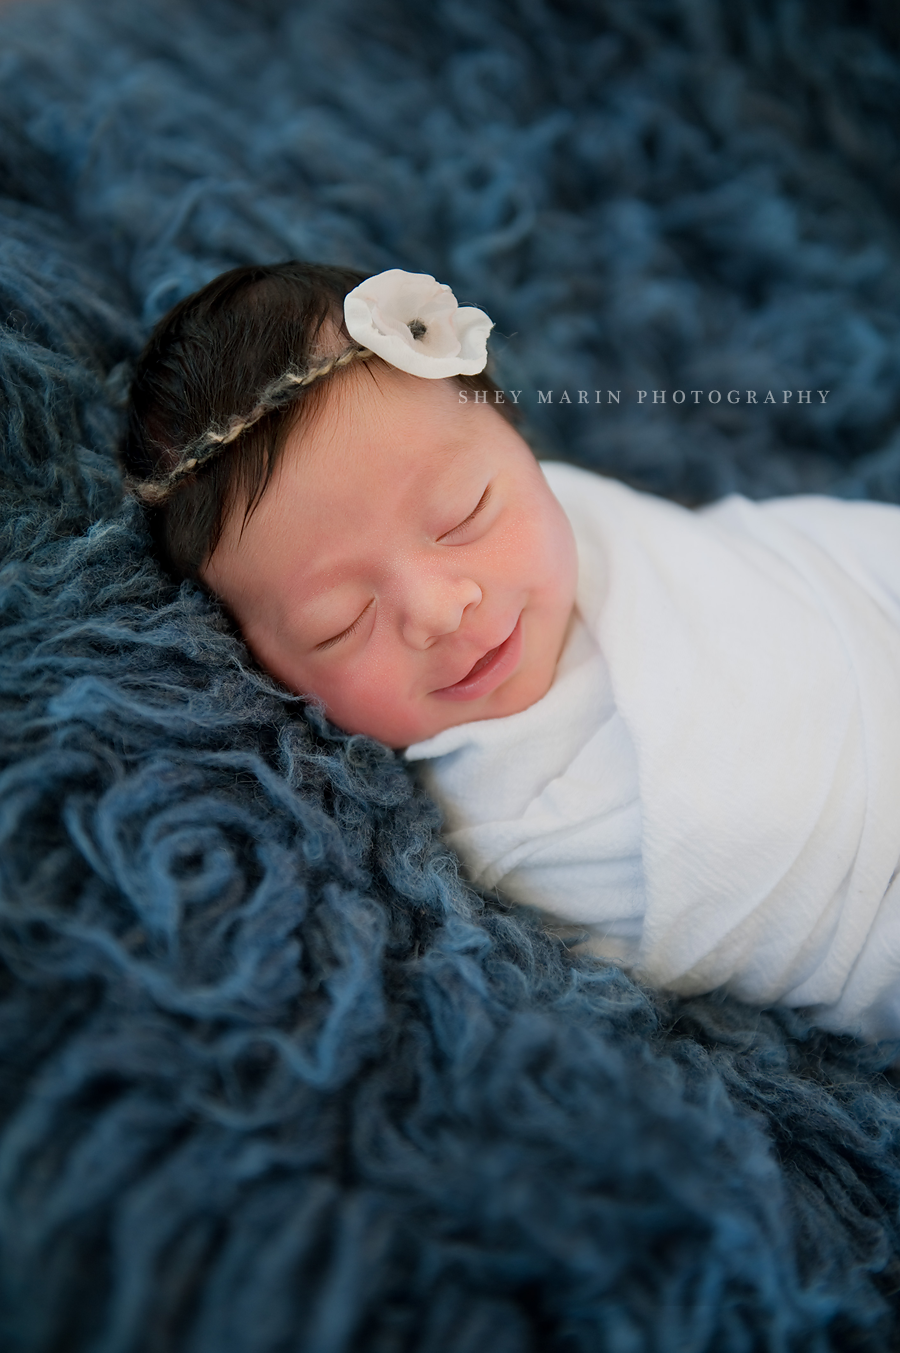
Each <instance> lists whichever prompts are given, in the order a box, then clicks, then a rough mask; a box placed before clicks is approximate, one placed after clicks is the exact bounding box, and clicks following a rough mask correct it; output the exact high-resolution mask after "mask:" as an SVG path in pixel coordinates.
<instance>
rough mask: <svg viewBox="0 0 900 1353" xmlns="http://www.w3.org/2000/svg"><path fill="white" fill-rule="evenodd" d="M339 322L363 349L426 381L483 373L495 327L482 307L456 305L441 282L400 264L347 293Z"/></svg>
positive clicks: (446, 287) (452, 296)
mask: <svg viewBox="0 0 900 1353" xmlns="http://www.w3.org/2000/svg"><path fill="white" fill-rule="evenodd" d="M344 324H345V325H346V327H347V332H348V334H349V335H350V337H351V338H355V339H356V341H357V343H360V344H362V346H363V347H364V348H368V349H369V350H370V352H374V353H375V354H376V355H377V356H378V357H382V358H383V359H384V360H385V361H386V362H389V363H390V364H391V366H395V367H398V368H399V370H400V371H406V372H408V373H409V375H411V376H424V377H425V379H426V380H440V379H442V378H443V377H445V376H474V375H477V373H478V372H479V371H483V370H484V368H485V366H486V365H487V338H488V334H489V333H490V332H491V329H493V327H494V325H493V322H492V321H491V320H490V319H489V318H488V316H487V315H486V314H485V313H484V311H483V310H477V309H476V308H475V307H474V306H472V305H463V306H461V305H459V304H458V303H457V300H456V297H455V296H454V295H453V292H452V291H451V290H450V288H449V287H448V286H445V285H444V284H443V283H442V282H436V281H435V280H434V278H433V277H430V276H429V275H428V274H427V273H421V272H404V271H403V270H402V268H389V269H388V271H387V272H380V273H378V274H377V275H376V276H375V277H370V278H368V280H367V281H365V282H360V284H359V286H358V287H354V288H353V290H352V291H351V292H348V294H347V296H346V297H345V299H344Z"/></svg>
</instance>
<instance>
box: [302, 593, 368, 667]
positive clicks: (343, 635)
mask: <svg viewBox="0 0 900 1353" xmlns="http://www.w3.org/2000/svg"><path fill="white" fill-rule="evenodd" d="M374 601H375V599H374V597H373V598H372V600H371V601H368V602H366V604H365V606H364V607H363V609H362V610H361V611H360V613H359V615H358V616H357V617H356V619H355V620H354V621H353V623H352V624H350V625H348V626H347V628H346V629H343V630H341V632H340V634H333V635H332V636H331V638H330V639H323V640H322V642H321V643H319V644H316V646H315V651H316V652H317V653H324V652H326V651H327V650H328V649H329V648H333V647H334V645H335V644H339V643H340V642H341V640H342V639H349V638H350V635H351V634H354V633H355V632H356V630H358V629H359V627H360V625H361V624H362V621H363V618H364V616H365V615H366V612H367V611H368V610H369V609H370V608H371V607H372V606H373V605H374Z"/></svg>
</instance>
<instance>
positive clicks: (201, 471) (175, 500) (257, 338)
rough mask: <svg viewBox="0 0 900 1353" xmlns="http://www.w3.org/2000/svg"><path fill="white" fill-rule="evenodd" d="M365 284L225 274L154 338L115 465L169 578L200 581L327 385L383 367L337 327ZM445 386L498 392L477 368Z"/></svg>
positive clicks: (308, 273)
mask: <svg viewBox="0 0 900 1353" xmlns="http://www.w3.org/2000/svg"><path fill="white" fill-rule="evenodd" d="M366 276H367V274H365V273H361V272H356V271H354V270H353V269H351V268H337V267H327V266H323V265H321V264H313V263H300V262H296V261H293V260H292V261H289V262H287V263H278V264H272V265H258V266H257V265H250V266H245V267H241V268H232V269H231V270H230V271H229V272H226V273H222V274H221V275H220V276H219V277H216V278H214V279H213V281H212V282H210V283H208V284H207V286H205V287H202V288H201V289H200V290H199V291H196V292H194V293H193V294H192V295H190V296H186V297H185V298H184V300H182V301H180V302H179V303H178V304H177V305H176V306H175V307H174V308H173V309H172V310H170V311H169V313H168V314H167V315H165V316H164V317H163V318H162V319H161V320H160V322H159V323H158V324H157V326H156V328H155V329H154V330H153V333H152V334H151V335H150V339H149V341H148V343H147V346H146V348H145V349H144V351H143V353H142V354H141V356H140V358H139V360H138V364H137V368H136V371H135V374H134V379H133V382H132V386H131V397H130V403H129V410H128V422H127V427H126V432H125V438H124V441H123V444H122V460H123V463H124V466H125V471H126V475H127V479H128V482H129V483H130V485H131V487H132V488H133V490H134V491H135V492H136V494H137V496H138V497H140V498H141V499H142V500H143V501H144V502H145V503H146V504H147V506H148V509H149V513H150V521H151V529H152V532H153V538H154V540H155V542H156V547H157V550H158V552H159V555H160V558H161V560H162V562H163V563H164V564H165V565H166V567H168V568H169V569H170V570H171V571H172V572H173V573H175V574H176V575H178V576H181V577H188V578H194V579H196V578H198V576H199V573H200V570H201V569H202V567H203V565H204V564H205V563H206V561H207V560H208V559H209V557H210V555H211V554H212V553H213V551H214V550H215V548H216V545H217V544H218V542H219V539H220V538H221V534H222V531H223V528H224V525H225V521H226V519H227V517H228V514H229V512H230V511H231V510H232V508H233V507H234V506H235V505H236V504H238V503H241V504H243V506H244V512H245V516H247V515H249V514H250V513H251V512H252V511H253V509H254V507H255V506H256V504H257V503H258V502H259V500H260V498H261V497H262V495H263V493H264V492H265V490H266V487H267V485H268V483H269V481H270V479H271V477H272V474H273V472H274V470H275V467H276V466H277V464H278V460H279V457H280V455H281V453H282V450H283V448H284V445H285V442H286V440H287V437H288V434H289V433H290V431H291V430H292V429H293V428H294V427H295V426H296V425H297V423H298V421H299V420H300V419H301V418H303V417H305V416H308V415H309V414H311V413H312V412H314V410H315V408H316V406H317V404H318V402H319V401H320V400H321V398H322V395H323V393H324V391H325V389H326V388H327V385H328V383H329V378H331V377H333V376H334V374H335V373H336V372H337V371H339V370H341V369H343V368H344V367H346V366H347V365H349V364H350V363H351V362H358V363H365V364H369V365H377V364H379V363H380V358H377V357H374V356H373V355H372V354H371V353H369V352H368V351H367V350H366V349H361V348H360V347H359V345H358V344H354V342H353V340H352V339H351V337H350V335H349V334H348V333H347V330H346V328H345V327H344V319H343V303H344V297H345V296H346V295H347V293H348V292H349V291H352V290H353V288H354V287H356V286H358V285H359V283H360V282H362V281H364V280H365V279H366ZM452 379H453V380H454V381H455V383H456V384H457V385H458V386H459V387H460V388H461V389H465V390H476V391H488V392H493V391H496V389H497V387H496V386H495V384H494V382H493V381H492V380H491V378H490V377H489V376H487V375H486V374H485V373H483V372H482V373H480V374H479V375H477V376H455V377H452ZM497 408H498V411H499V412H501V413H503V414H504V416H506V417H510V416H511V414H512V410H511V409H510V408H509V407H508V406H507V405H506V404H505V403H503V402H501V403H499V404H498V405H497Z"/></svg>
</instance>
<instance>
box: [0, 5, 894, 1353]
mask: <svg viewBox="0 0 900 1353" xmlns="http://www.w3.org/2000/svg"><path fill="white" fill-rule="evenodd" d="M0 72H2V79H0V195H2V196H0V220H2V224H0V298H2V300H0V303H2V313H0V319H2V322H3V325H2V329H0V387H2V400H3V416H2V422H0V435H2V439H3V457H2V466H0V540H2V563H0V615H2V625H3V629H2V640H0V754H2V762H0V1337H2V1340H3V1347H4V1349H6V1350H9V1353H33V1351H34V1353H36V1351H38V1350H40V1353H231V1351H232V1350H233V1353H288V1351H289V1350H297V1351H298V1353H299V1350H302V1351H303V1353H356V1351H357V1350H358V1351H359V1353H588V1351H590V1353H595V1351H596V1350H604V1353H607V1351H608V1353H645V1351H646V1353H651V1350H652V1351H653V1353H683V1351H686V1350H690V1351H691V1353H749V1351H750V1350H766V1351H768V1350H771V1351H772V1353H800V1350H803V1351H804V1353H807V1351H808V1353H824V1351H825V1350H844V1349H851V1348H852V1349H856V1350H865V1351H866V1353H876V1351H881V1350H889V1349H893V1348H896V1347H897V1346H898V1342H900V1313H898V1301H897V1294H898V1291H900V1104H898V1097H897V1088H896V1084H895V1082H894V1080H892V1075H893V1073H891V1072H890V1071H887V1072H886V1071H885V1068H887V1067H889V1064H890V1062H891V1059H892V1057H893V1055H894V1051H895V1050H894V1049H884V1048H882V1049H871V1048H870V1049H864V1048H860V1047H858V1046H856V1045H854V1044H853V1043H851V1042H850V1041H849V1040H841V1039H837V1038H831V1037H827V1036H825V1035H823V1034H821V1033H819V1032H817V1031H816V1030H814V1029H811V1028H810V1027H809V1026H808V1025H807V1024H806V1023H805V1022H804V1021H803V1019H802V1018H801V1017H800V1016H798V1015H791V1014H787V1013H784V1012H781V1013H777V1012H775V1013H773V1012H758V1011H753V1010H748V1009H746V1008H744V1007H741V1006H739V1005H737V1004H735V1003H734V1002H732V1001H729V1000H725V999H720V998H719V997H717V996H713V997H710V998H708V999H704V1000H694V1001H690V1002H679V1001H675V1000H672V999H667V998H663V997H659V996H658V995H657V994H655V993H653V992H648V991H644V990H641V989H639V988H638V987H636V986H635V985H634V984H633V983H632V982H630V981H629V980H628V979H627V978H626V977H624V976H623V975H622V974H621V973H620V972H618V971H617V970H616V969H614V968H610V967H607V966H604V965H603V964H601V963H599V962H596V961H588V960H584V959H582V960H577V961H576V960H573V958H572V957H571V955H570V954H569V953H568V952H567V951H566V949H565V948H564V947H563V946H562V945H561V944H560V943H559V942H558V941H557V940H554V939H553V938H551V937H549V936H547V935H546V934H545V933H544V932H543V931H542V929H541V927H540V925H539V924H538V923H537V922H536V920H535V919H534V918H533V917H531V916H529V915H527V914H524V913H522V912H520V911H516V910H513V909H511V908H509V907H508V906H506V905H505V904H504V903H503V901H502V899H500V900H498V899H496V898H482V897H480V896H478V895H476V894H474V893H473V891H472V890H471V889H470V888H468V887H467V886H466V885H465V883H464V882H461V881H460V879H459V877H458V874H457V869H456V864H455V861H454V859H453V858H452V856H450V855H449V853H448V852H447V851H446V850H445V849H444V847H443V846H442V845H441V843H440V839H439V837H438V835H437V828H438V822H437V817H436V813H435V810H434V809H433V807H432V806H431V805H430V804H429V803H428V802H427V801H426V799H425V798H424V797H423V795H422V794H421V793H420V792H419V791H418V790H417V789H416V787H415V785H414V784H413V783H412V782H411V780H410V778H409V777H408V775H407V773H406V771H405V770H404V768H403V766H402V764H401V763H400V762H399V761H398V760H397V759H396V758H395V757H394V755H393V754H391V753H388V752H385V751H384V750H383V749H381V748H379V747H378V746H377V745H374V744H372V743H370V742H367V741H365V740H363V739H359V738H350V739H348V738H346V737H344V736H342V735H340V734H338V733H336V732H335V731H334V730H333V729H330V728H328V727H327V726H325V725H324V724H322V723H321V722H320V721H318V720H316V719H315V718H313V717H311V716H308V715H307V714H306V713H305V711H304V710H303V708H302V707H301V706H300V705H299V703H298V702H297V701H296V700H293V699H290V698H288V697H286V696H285V694H284V693H283V692H282V691H281V690H280V689H279V688H278V687H277V686H276V685H274V684H273V683H272V682H270V681H269V680H267V679H266V678H264V677H263V676H262V675H261V674H260V673H259V672H257V671H256V670H255V669H254V667H253V665H252V663H251V662H250V661H249V659H248V656H247V653H246V652H245V650H244V649H243V648H242V646H241V644H240V642H239V641H238V639H237V638H236V637H235V636H234V635H233V634H232V633H231V631H230V630H229V627H228V625H227V624H226V623H225V621H224V619H223V617H222V616H221V615H220V614H219V612H218V611H217V610H216V608H215V607H214V606H213V605H212V604H211V603H210V602H209V601H208V600H207V599H205V598H204V596H202V595H201V594H200V593H199V592H198V591H197V590H196V589H195V588H194V587H192V586H184V587H181V588H179V587H177V586H175V585H173V584H172V582H171V581H170V580H168V579H167V578H166V577H165V576H164V575H163V574H162V573H161V572H160V570H159V568H158V567H157V565H156V564H155V563H154V562H153V560H152V559H151V558H150V556H149V554H148V540H147V534H146V530H145V527H144V524H143V521H142V518H141V515H140V513H139V512H138V511H137V510H136V509H135V507H134V506H133V505H132V504H131V503H127V502H123V501H122V497H121V489H120V480H119V475H118V471H117V468H116V459H115V445H116V440H117V436H118V433H119V427H120V419H121V403H122V392H123V389H124V388H125V387H126V386H127V379H128V371H129V364H130V362H131V361H132V360H133V358H134V355H135V353H136V351H137V350H138V349H139V347H140V345H141V343H142V341H143V338H144V336H145V335H146V332H147V329H148V326H149V325H150V323H151V322H152V321H153V320H155V319H156V318H157V317H158V316H159V315H160V314H161V313H162V312H163V311H164V310H165V309H167V308H168V307H169V306H170V305H171V304H172V303H173V302H174V301H175V300H176V299H177V298H178V297H180V296H181V295H183V294H184V293H185V292H186V291H188V290H191V289H193V288H195V287H196V286H197V285H199V284H201V283H203V282H205V281H206V280H207V279H209V278H210V277H211V276H213V275H214V274H215V273H216V272H218V271H220V270H221V269H223V268H226V267H229V266H232V265H234V264H236V263H239V262H244V261H248V260H254V259H258V260H273V259H278V258H284V257H291V256H294V257H302V258H312V259H318V260H321V261H328V262H336V263H346V264H350V265H353V266H356V267H360V268H365V269H370V270H372V271H375V270H379V269H382V268H386V267H393V266H401V267H406V268H410V269H414V270H419V271H426V272H431V273H434V274H435V275H436V276H438V277H439V278H440V279H442V280H446V281H448V282H450V283H451V284H452V285H453V286H454V288H455V290H456V291H457V294H458V295H460V297H461V298H463V299H464V300H466V301H469V302H472V303H475V304H478V305H481V306H483V307H484V308H485V309H486V310H487V311H488V312H489V313H490V314H491V315H492V316H493V317H494V318H495V320H496V321H497V324H498V332H499V338H498V341H497V343H496V345H495V351H496V353H497V363H498V366H497V374H498V376H499V379H500V382H501V384H503V385H505V386H507V387H509V388H517V389H522V390H523V391H524V392H526V394H525V395H523V401H524V400H526V399H527V400H530V403H529V404H528V407H526V414H527V417H528V419H529V423H530V427H531V431H532V434H533V436H534V438H535V440H536V443H537V444H538V445H539V446H540V447H541V448H542V449H544V450H550V451H553V452H555V453H556V454H563V455H567V456H569V457H570V458H573V459H575V460H578V461H579V462H581V463H583V464H588V465H592V466H594V467H596V468H599V469H602V470H605V471H608V472H611V473H615V474H618V475H621V476H622V477H624V478H626V479H628V480H630V481H631V482H633V483H637V484H639V485H642V486H644V487H647V488H650V489H653V490H655V491H657V492H663V493H667V494H671V495H673V496H676V497H678V498H680V499H682V500H684V501H701V500H703V499H708V498H711V497H714V496H716V495H719V494H721V493H723V492H725V491H727V490H729V489H733V488H738V489H741V490H743V491H745V492H748V493H750V494H755V495H763V494H768V493H773V492H786V491H793V490H802V489H815V490H824V491H829V492H835V493H842V494H850V495H866V494H868V495H874V496H881V497H886V498H893V499H900V437H898V435H897V434H896V432H895V431H894V429H895V427H896V425H897V414H898V407H900V229H898V226H897V216H898V212H897V208H898V201H900V179H898V176H897V163H898V158H900V157H898V138H897V127H898V125H900V124H898V115H900V25H898V23H897V20H896V17H895V10H894V7H893V5H892V3H891V2H890V0H884V3H879V2H878V0H870V3H868V4H866V5H858V4H857V5H852V6H851V5H850V4H849V3H846V4H845V3H839V0H822V3H820V4H817V5H816V6H812V5H809V4H805V3H800V0H779V3H775V0H727V3H726V0H633V2H629V0H564V2H560V3H552V4H551V3H550V0H436V3H434V4H432V5H422V4H421V3H416V2H415V0H254V3H252V4H251V3H249V2H247V3H241V0H116V3H115V4H114V5H111V4H108V3H106V2H105V0H58V3H56V4H48V5H44V4H41V3H40V2H39V0H34V2H33V3H30V4H22V5H20V6H15V5H13V6H11V7H10V6H7V7H6V8H5V9H4V10H3V12H2V14H0ZM582 388H583V389H585V390H588V391H591V392H593V391H596V390H598V389H599V390H601V391H604V392H605V391H607V390H621V392H622V394H621V401H620V403H619V404H618V405H616V404H615V403H612V404H611V403H609V402H608V401H607V402H606V403H605V404H602V405H596V403H592V404H591V405H590V406H587V405H584V404H583V403H582V404H581V405H579V404H578V402H577V400H575V399H574V397H573V396H572V393H571V392H574V391H575V390H577V389H582ZM681 388H683V389H685V390H687V391H690V390H691V389H697V390H699V391H702V392H703V394H702V397H700V398H698V399H697V401H696V402H695V401H694V399H693V396H690V395H689V396H688V397H687V398H686V399H685V401H684V402H683V403H681V404H674V403H673V402H672V398H671V393H672V391H674V390H675V389H681ZM538 389H542V390H545V391H548V390H553V391H556V398H555V399H554V400H553V401H550V400H547V401H546V402H545V403H543V404H539V403H538V402H537V399H536V398H535V392H536V391H537V390H538ZM731 389H735V390H737V391H738V392H739V393H740V399H739V400H738V401H737V402H735V401H732V402H731V403H729V402H728V401H727V394H726V392H727V391H729V390H731ZM769 389H772V390H773V391H774V397H773V400H772V401H770V402H763V396H764V394H765V393H766V392H767V391H768V390H769ZM801 389H802V390H805V389H811V390H812V391H813V392H815V391H817V390H819V389H823V390H828V391H829V392H830V393H829V394H828V396H827V399H826V401H825V402H824V403H823V402H822V401H821V400H820V399H819V398H818V397H817V396H816V394H815V393H813V395H812V400H811V402H810V403H809V404H808V405H807V404H805V403H801V402H799V399H798V396H797V393H796V392H798V391H800V390H801ZM563 390H568V391H569V392H570V398H572V402H571V403H566V402H565V401H562V402H561V392H562V391H563ZM639 390H646V391H648V396H647V398H646V399H645V400H644V401H641V400H639V397H638V395H637V393H636V392H637V391H639ZM654 390H656V391H663V390H665V391H667V392H669V393H668V396H667V398H666V400H665V402H663V401H662V400H659V399H657V401H656V402H655V403H654V402H653V400H652V392H653V391H654ZM716 390H718V391H719V392H720V394H721V395H722V397H721V398H720V401H719V402H718V403H715V402H712V401H710V399H709V392H711V391H716ZM748 390H754V391H757V392H759V398H758V402H757V404H756V405H753V404H752V403H750V402H748V399H747V398H745V395H746V392H747V391H748ZM785 390H789V391H791V392H792V395H791V399H790V400H788V401H786V400H785V399H784V398H783V392H784V391H785ZM898 811H900V805H898Z"/></svg>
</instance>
